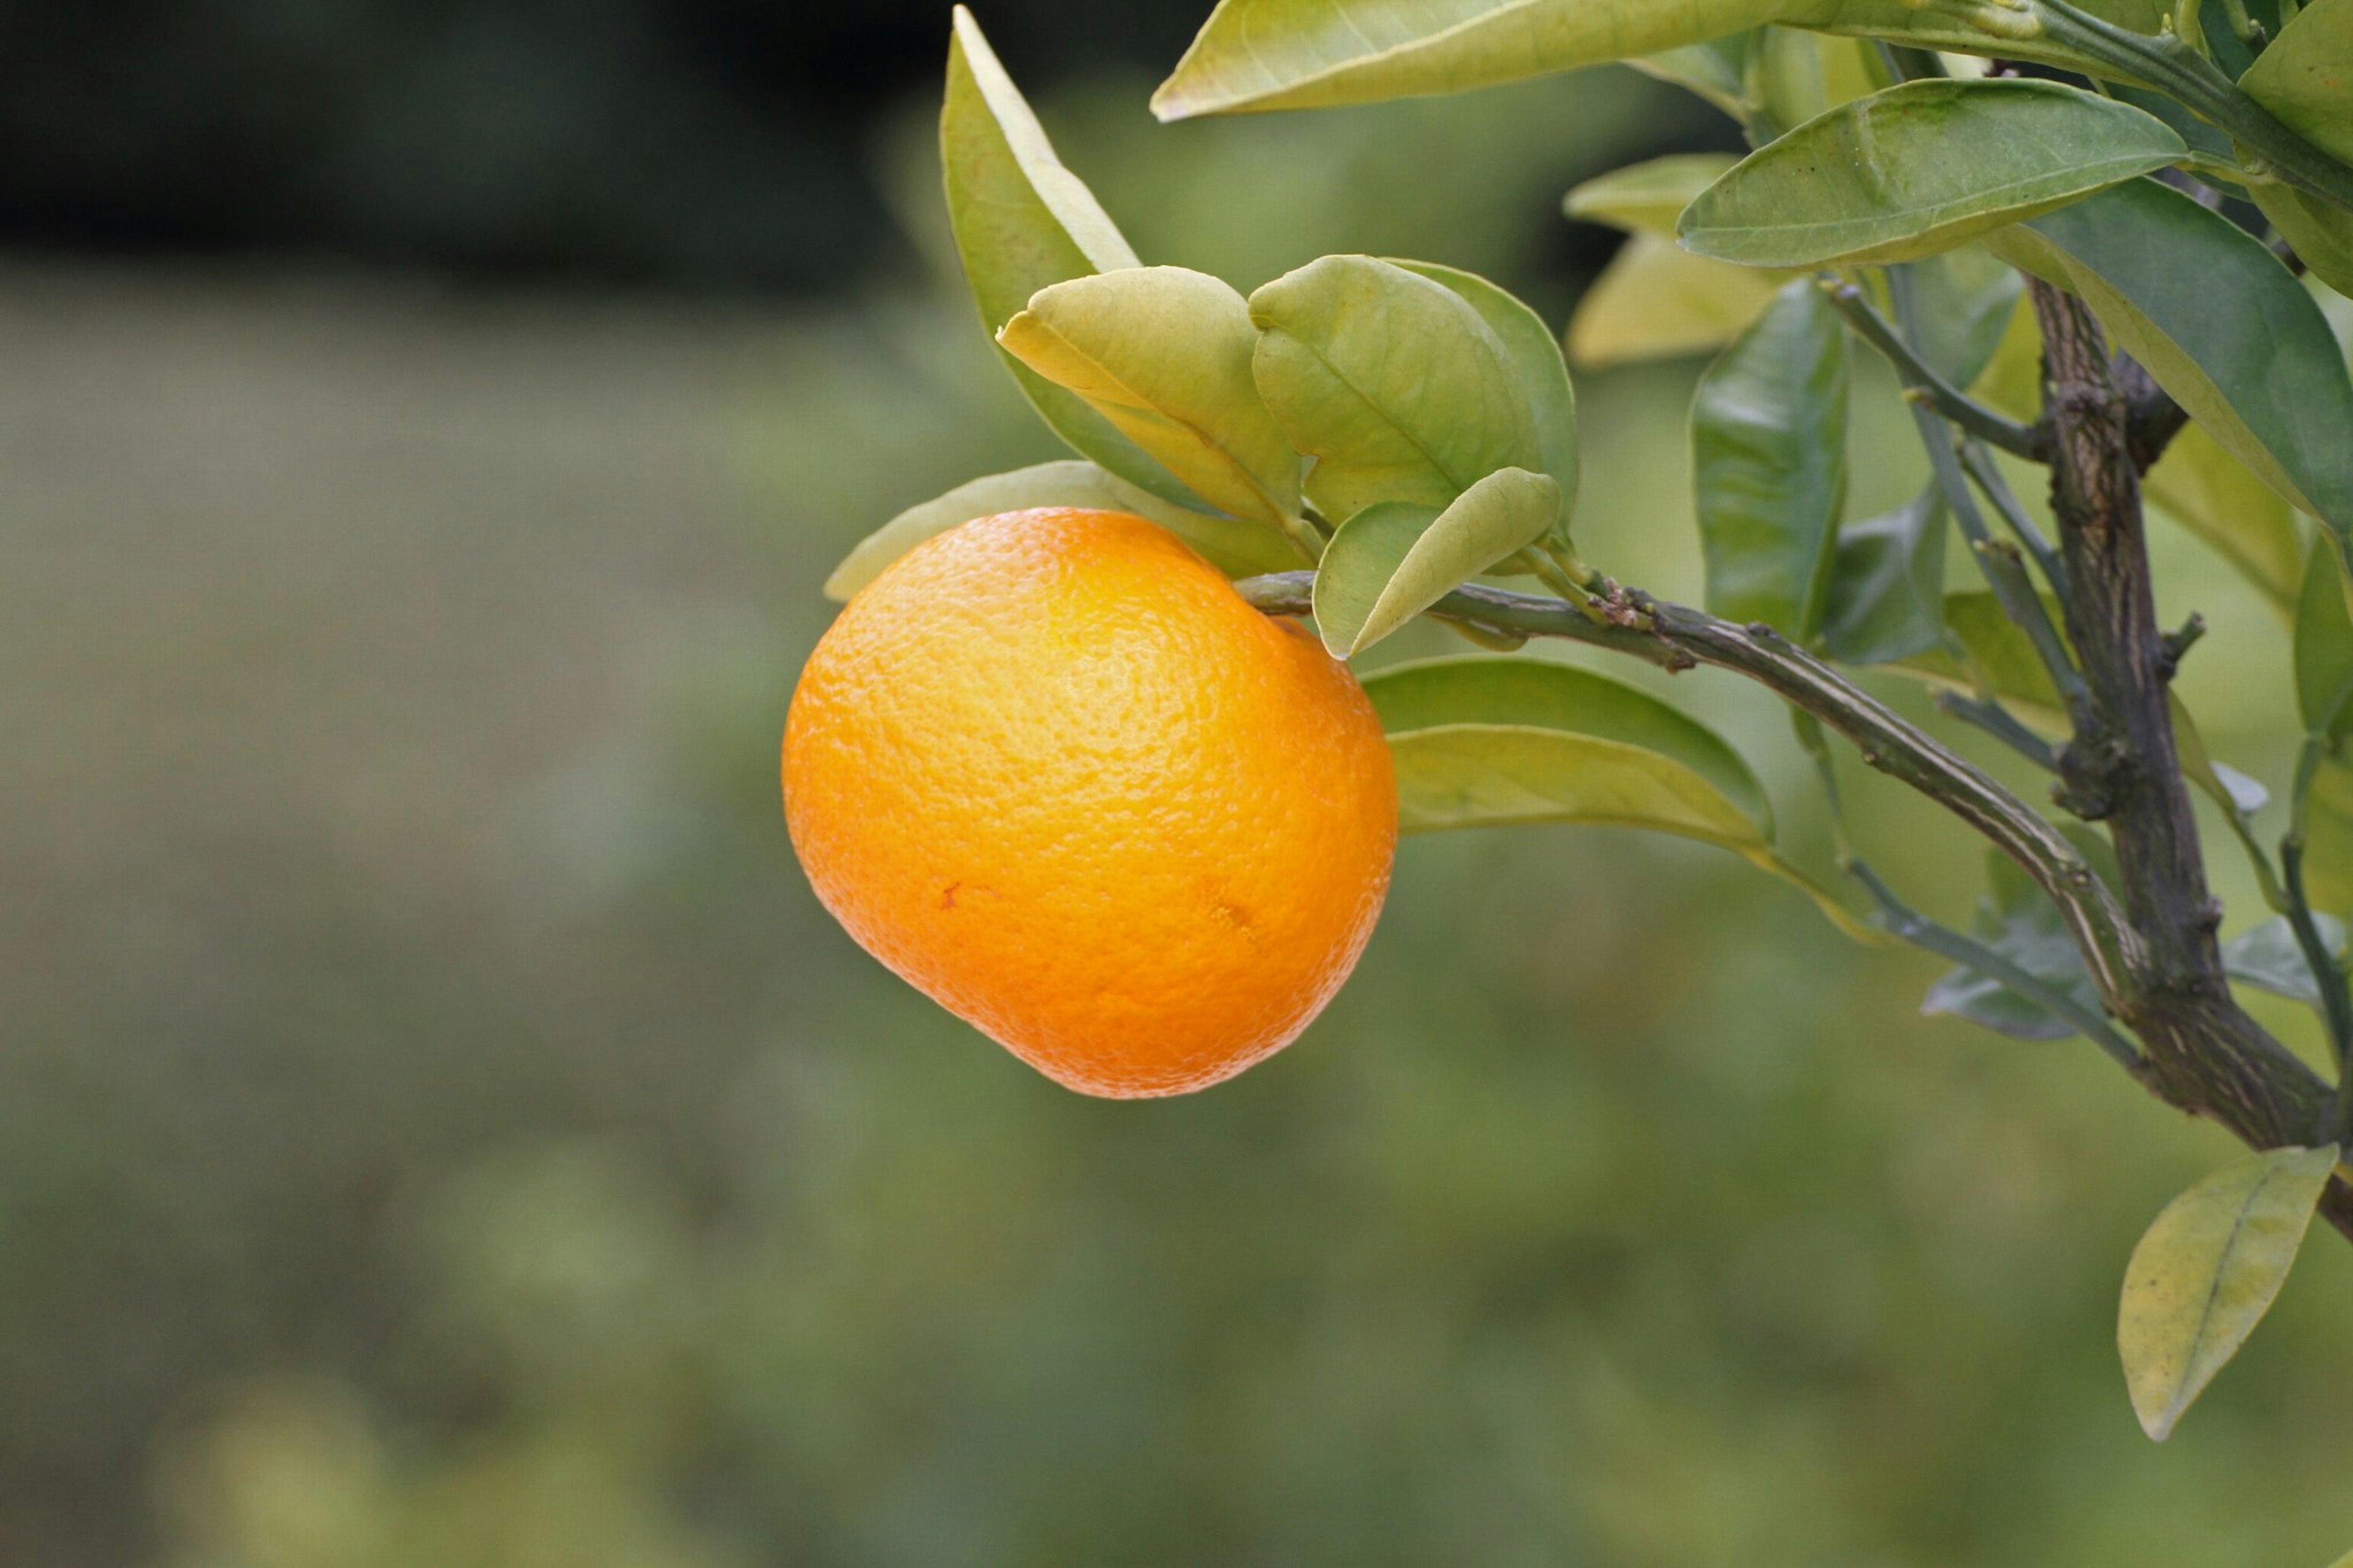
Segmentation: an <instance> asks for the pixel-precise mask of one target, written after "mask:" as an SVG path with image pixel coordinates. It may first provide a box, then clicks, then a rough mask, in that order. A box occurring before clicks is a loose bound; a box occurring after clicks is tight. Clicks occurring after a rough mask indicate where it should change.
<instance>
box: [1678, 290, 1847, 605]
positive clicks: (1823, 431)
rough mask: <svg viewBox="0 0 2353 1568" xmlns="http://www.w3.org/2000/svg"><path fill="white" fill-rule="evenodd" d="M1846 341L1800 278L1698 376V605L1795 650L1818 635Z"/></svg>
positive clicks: (1833, 510)
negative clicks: (1759, 627)
mask: <svg viewBox="0 0 2353 1568" xmlns="http://www.w3.org/2000/svg"><path fill="white" fill-rule="evenodd" d="M1846 416H1847V363H1846V335H1845V332H1844V331H1843V330H1842V329H1841V326H1840V324H1839V319H1838V315H1837V312H1836V311H1835V310H1832V309H1831V304H1830V301H1829V300H1826V299H1825V298H1824V297H1823V295H1822V291H1821V290H1820V289H1818V288H1816V287H1815V286H1814V284H1813V283H1812V282H1811V281H1810V280H1808V279H1799V280H1798V281H1796V282H1793V283H1790V284H1788V285H1786V286H1785V287H1784V288H1783V289H1781V291H1780V293H1779V294H1778V296H1776V297H1775V299H1774V301H1773V303H1772V305H1771V306H1770V307H1769V308H1767V310H1766V312H1765V314H1764V315H1763V316H1761V317H1759V318H1758V319H1757V321H1756V323H1755V324H1754V325H1752V326H1751V327H1750V328H1749V329H1748V330H1747V331H1745V332H1743V333H1742V334H1741V335H1740V338H1739V341H1738V342H1735V343H1734V344H1733V345H1732V347H1731V348H1730V349H1728V350H1726V351H1725V353H1724V356H1723V357H1722V358H1721V359H1719V360H1717V361H1716V363H1715V364H1713V365H1711V366H1710V367H1709V368H1708V371H1707V374H1705V375H1704V376H1703V377H1702V378H1701V379H1700V384H1699V391H1698V394H1697V395H1696V396H1695V397H1694V399H1693V403H1692V474H1693V480H1694V490H1695V499H1696V501H1697V506H1698V512H1699V529H1700V544H1701V549H1702V552H1703V553H1704V556H1705V559H1706V565H1707V607H1708V608H1709V609H1711V610H1713V611H1714V612H1715V613H1716V614H1717V615H1720V616H1725V617H1727V618H1729V619H1732V620H1736V621H1763V622H1766V623H1768V624H1769V625H1771V626H1775V627H1777V628H1778V629H1779V630H1780V631H1781V632H1782V633H1783V634H1784V635H1786V636H1788V637H1791V638H1794V639H1796V640H1798V641H1800V642H1808V641H1811V640H1812V638H1813V637H1814V634H1815V633H1816V632H1817V631H1819V630H1820V626H1821V619H1822V614H1823V611H1824V609H1825V608H1826V607H1827V599H1828V592H1829V587H1830V574H1831V559H1832V556H1833V554H1834V552H1835V550H1836V545H1837V532H1836V530H1837V524H1838V517H1839V511H1840V508H1841V505H1842V504H1843V501H1844V498H1845V492H1846Z"/></svg>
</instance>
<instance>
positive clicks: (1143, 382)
mask: <svg viewBox="0 0 2353 1568" xmlns="http://www.w3.org/2000/svg"><path fill="white" fill-rule="evenodd" d="M997 342H1001V343H1003V344H1004V345H1005V347H1006V349H1007V350H1008V352H1009V353H1012V354H1013V356H1014V357H1015V358H1017V359H1018V360H1020V361H1021V363H1024V364H1026V365H1028V366H1029V368H1030V369H1031V370H1034V371H1036V372H1037V373H1038V374H1040V375H1042V376H1044V377H1046V378H1047V379H1048V380H1049V381H1051V382H1053V383H1054V384H1056V385H1058V386H1064V387H1068V388H1069V389H1070V390H1071V391H1072V392H1075V393H1077V394H1078V395H1080V396H1082V397H1083V398H1085V399H1086V400H1087V402H1088V404H1089V405H1092V407H1093V408H1094V409H1095V410H1096V412H1098V413H1100V414H1102V415H1103V417H1104V418H1106V419H1109V420H1110V421H1111V422H1112V423H1113V425H1115V426H1118V427H1119V428H1120V430H1121V432H1122V433H1123V434H1124V435H1125V436H1126V437H1128V438H1129V439H1130V440H1132V441H1134V443H1135V444H1136V445H1137V446H1139V447H1143V448H1144V449H1145V451H1147V452H1150V453H1151V454H1152V455H1153V456H1154V457H1155V458H1158V459H1159V460H1160V461H1161V463H1162V464H1164V465H1165V466H1166V468H1168V470H1169V471H1170V472H1172V473H1174V474H1176V476H1177V477H1178V478H1179V479H1183V480H1184V481H1185V482H1186V483H1187V484H1188V485H1190V486H1191V487H1192V488H1193V489H1195V490H1196V491H1198V492H1199V493H1200V494H1201V495H1202V496H1204V497H1206V498H1207V499H1208V500H1209V502H1210V503H1211V504H1212V505H1214V506H1216V507H1218V508H1219V510H1224V511H1229V512H1231V513H1233V514H1234V515H1236V516H1238V517H1253V518H1258V519H1261V520H1263V521H1270V522H1275V523H1278V524H1279V523H1282V522H1283V521H1285V520H1287V519H1289V518H1292V517H1295V516H1296V515H1297V514H1298V511H1299V501H1300V493H1299V468H1300V463H1299V455H1298V454H1297V453H1296V452H1294V451H1293V450H1292V447H1291V442H1290V440H1289V439H1288V438H1287V437H1285V436H1284V435H1283V433H1282V426H1279V425H1277V424H1276V423H1275V422H1274V416H1272V415H1271V414H1269V413H1268V412H1267V409H1266V405H1265V404H1264V403H1262V402H1261V401H1260V400H1259V394H1258V385H1257V384H1256V382H1254V381H1253V380H1252V379H1251V376H1250V355H1251V353H1252V351H1253V350H1255V349H1256V348H1257V346H1258V332H1257V331H1256V329H1254V328H1253V327H1251V325H1250V309H1249V307H1248V306H1247V305H1245V304H1244V303H1243V302H1242V297H1241V296H1240V294H1237V293H1235V292H1234V291H1233V289H1230V288H1228V287H1227V286H1226V285H1225V284H1223V283H1221V282H1219V280H1218V279H1215V278H1211V277H1209V276H1208V274H1206V273H1201V272H1192V271H1188V270H1187V269H1186V268H1182V267H1144V268H1132V269H1130V270H1127V271H1124V272H1105V273H1101V274H1098V275H1096V276H1094V277H1092V278H1077V279H1071V281H1069V282H1067V283H1057V284H1055V285H1053V286H1052V287H1051V288H1048V289H1040V290H1039V292H1038V293H1037V294H1036V295H1035V296H1034V297H1033V298H1032V299H1031V300H1030V301H1029V308H1028V309H1027V310H1022V311H1021V312H1019V313H1018V315H1016V316H1015V317H1014V318H1013V319H1012V320H1011V321H1008V322H1006V323H1005V329H1004V331H1000V332H999V333H998V334H997Z"/></svg>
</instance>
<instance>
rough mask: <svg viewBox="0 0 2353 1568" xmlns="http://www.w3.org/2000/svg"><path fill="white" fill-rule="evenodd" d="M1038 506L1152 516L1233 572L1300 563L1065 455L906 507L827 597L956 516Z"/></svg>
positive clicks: (1267, 532) (1267, 535)
mask: <svg viewBox="0 0 2353 1568" xmlns="http://www.w3.org/2000/svg"><path fill="white" fill-rule="evenodd" d="M1039 506H1073V507H1089V508H1094V509H1098V510H1105V511H1124V512H1133V513H1134V514H1135V515H1136V516H1138V517H1144V518H1149V519H1150V520H1151V521H1154V522H1156V523H1158V524H1159V525H1160V526H1161V527H1163V528H1165V529H1166V530H1167V531H1169V532H1171V533H1173V534H1175V535H1176V537H1177V538H1179V539H1181V540H1183V541H1184V542H1186V543H1187V544H1189V545H1191V546H1192V547H1193V548H1194V549H1196V550H1198V551H1199V552H1201V554H1202V555H1203V556H1204V557H1205V558H1207V559H1208V562H1209V563H1210V564H1211V565H1214V566H1216V567H1217V568H1218V569H1219V571H1221V572H1223V573H1225V574H1227V575H1228V576H1233V577H1246V576H1250V575H1252V574H1256V573H1260V572H1283V571H1288V570H1291V569H1292V568H1294V567H1296V566H1298V565H1299V563H1300V559H1299V554H1298V552H1296V551H1295V550H1293V548H1292V547H1291V545H1290V544H1289V543H1288V542H1285V541H1284V539H1283V537H1282V534H1280V533H1277V532H1275V531H1273V530H1271V529H1269V528H1266V527H1264V526H1263V525H1261V524H1259V523H1255V522H1244V521H1238V520H1236V519H1234V518H1230V517H1218V516H1215V515H1213V514H1211V513H1208V512H1198V511H1187V510H1185V509H1184V508H1182V507H1176V506H1171V505H1169V504H1168V503H1167V502H1166V501H1165V500H1161V499H1160V498H1159V497H1157V496H1155V495H1152V494H1150V493H1148V492H1146V491H1145V490H1141V489H1136V488H1135V487H1134V485H1131V484H1128V483H1126V482H1125V481H1124V480H1122V479H1119V478H1117V477H1116V476H1114V475H1112V474H1109V473H1106V472H1104V471H1103V469H1102V468H1097V467H1096V466H1095V465H1094V464H1092V463H1087V462H1081V461H1079V460H1078V459H1076V458H1068V459H1065V460H1063V461H1061V462H1057V463H1039V464H1038V465H1037V466H1036V467H1034V468H1017V469H1015V470H1014V471H1013V472H1011V473H1008V474H991V475H989V476H987V478H985V479H973V480H970V481H969V482H967V483H965V484H961V485H958V486H957V487H956V488H955V489H952V490H950V491H948V492H947V494H945V495H944V496H941V497H939V498H938V499H937V500H927V501H924V502H923V503H921V504H920V505H917V506H911V507H909V508H908V509H907V510H904V511H902V512H901V513H900V514H899V515H898V516H896V517H894V518H892V520H891V521H888V522H886V523H884V524H883V525H882V526H881V528H879V529H877V530H876V531H874V532H872V533H871V534H868V535H867V536H866V538H865V539H864V540H862V541H860V543H859V545H858V548H856V549H855V550H852V551H851V552H849V555H848V556H847V557H845V558H844V559H843V561H842V563H841V564H840V565H839V566H837V567H835V568H834V569H833V575H832V576H830V577H828V578H827V579H826V581H825V594H826V597H828V598H829V599H839V600H846V599H848V598H849V596H850V595H852V594H855V593H857V592H858V590H860V588H863V587H864V586H866V584H869V583H871V582H872V581H873V580H874V579H875V578H877V577H879V576H881V574H882V569H883V568H884V567H886V566H888V565H890V564H891V563H892V562H893V561H896V560H897V559H898V558H899V557H900V556H902V555H904V554H905V553H906V552H908V551H910V550H913V548H914V547H915V546H916V545H918V544H921V543H922V542H923V541H925V540H927V539H930V538H932V537H933V536H934V535H935V534H941V533H945V532H946V531H948V530H949V529H951V528H954V527H955V526H956V525H957V524H958V523H964V522H969V521H972V520H973V519H974V518H976V517H990V516H994V515H995V514H996V513H997V512H1001V511H1022V510H1027V509H1029V508H1030V507H1039Z"/></svg>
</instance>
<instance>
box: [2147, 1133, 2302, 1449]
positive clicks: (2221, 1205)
mask: <svg viewBox="0 0 2353 1568" xmlns="http://www.w3.org/2000/svg"><path fill="white" fill-rule="evenodd" d="M2336 1166H2337V1151H2336V1149H2335V1148H2333V1147H2327V1148H2319V1149H2274V1150H2272V1151H2271V1152H2268V1153H2263V1154H2256V1155H2253V1156H2252V1157H2250V1158H2248V1159H2244V1160H2241V1161H2239V1162H2237V1163H2233V1164H2231V1165H2226V1166H2224V1167H2223V1168H2222V1169H2221V1170H2220V1171H2217V1172H2215V1173H2213V1174H2212V1175H2211V1176H2209V1177H2207V1178H2206V1179H2205V1180H2204V1181H2202V1182H2200V1183H2199V1184H2197V1185H2196V1186H2194V1187H2192V1188H2190V1189H2189V1191H2188V1192H2186V1193H2184V1194H2181V1195H2180V1196H2179V1197H2178V1198H2176V1199H2174V1200H2173V1202H2171V1203H2170V1204H2168V1205H2166V1208H2165V1212H2164V1213H2162V1214H2160V1215H2158V1216H2157V1223H2156V1224H2154V1225H2152V1226H2149V1227H2148V1234H2147V1235H2146V1236H2144V1237H2141V1239H2140V1245H2139V1246H2138V1247H2135V1248H2133V1255H2132V1261H2131V1262H2130V1263H2129V1264H2127V1265H2126V1268H2125V1289H2124V1301H2123V1304H2122V1307H2121V1310H2119V1312H2118V1314H2117V1320H2116V1348H2117V1349H2118V1350H2119V1351H2120V1352H2122V1353H2123V1356H2124V1363H2125V1382H2126V1385H2127V1386H2128V1387H2129V1388H2130V1389H2131V1391H2132V1402H2133V1410H2134V1413H2135V1414H2137V1415H2139V1417H2140V1424H2141V1429H2142V1430H2143V1431H2145V1432H2147V1434H2148V1435H2149V1436H2151V1437H2153V1438H2155V1439H2156V1440H2157V1441H2158V1442H2160V1443H2162V1442H2164V1441H2165V1439H2166V1438H2167V1437H2168V1436H2172V1434H2173V1428H2174V1426H2175V1424H2176V1423H2177V1422H2179V1420H2180V1419H2181V1415H2182V1412H2183V1411H2185V1410H2187V1409H2189V1405H2190V1403H2191V1402H2192V1401H2194V1400H2195V1399H2196V1398H2197V1397H2198V1396H2199V1394H2202V1393H2204V1392H2205V1389H2206V1385H2207V1384H2209V1383H2211V1382H2212V1381H2213V1379H2214V1374H2215V1373H2218V1372H2220V1371H2221V1370H2222V1368H2223V1367H2224V1366H2225V1365H2227V1364H2228V1363H2229V1362H2230V1360H2231V1358H2232V1356H2234V1355H2236V1354H2237V1353H2238V1352H2239V1347H2240V1346H2241V1345H2242V1344H2244V1343H2246V1342H2247V1336H2248V1335H2249V1334H2251V1333H2253V1331H2254V1329H2255V1325H2256V1324H2257V1323H2259V1322H2261V1321H2263V1314H2264V1313H2265V1312H2267V1311H2269V1310H2271V1305H2272V1302H2273V1301H2274V1300H2275V1299H2276V1298H2277V1297H2278V1295H2279V1292H2280V1287H2281V1286H2282V1285H2284V1284H2285V1283H2286V1281H2287V1274H2288V1269H2289V1268H2292V1267H2293V1266H2294V1265H2295V1255H2296V1253H2297V1251H2298V1250H2299V1249H2300V1248H2301V1247H2303V1245H2304V1235H2305V1231H2306V1229H2307V1228H2308V1227H2309V1226H2310V1225H2311V1223H2312V1213H2313V1210H2314V1208H2315V1207H2316V1205H2318V1204H2319V1202H2320V1194H2322V1193H2323V1192H2324V1191H2326V1190H2327V1186H2328V1178H2329V1175H2330V1173H2331V1172H2333V1171H2334V1170H2335V1169H2336Z"/></svg>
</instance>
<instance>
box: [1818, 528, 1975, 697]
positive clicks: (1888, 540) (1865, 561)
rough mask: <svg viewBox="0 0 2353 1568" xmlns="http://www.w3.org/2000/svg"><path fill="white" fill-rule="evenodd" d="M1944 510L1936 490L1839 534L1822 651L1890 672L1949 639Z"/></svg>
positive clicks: (1854, 662) (1850, 662)
mask: <svg viewBox="0 0 2353 1568" xmlns="http://www.w3.org/2000/svg"><path fill="white" fill-rule="evenodd" d="M1944 611H1945V503H1944V496H1943V492H1942V491H1940V490H1938V489H1936V487H1935V486H1934V485H1931V486H1930V487H1929V488H1928V489H1926V490H1925V491H1924V492H1922V494H1921V496H1920V499H1919V500H1915V501H1914V502H1913V503H1912V504H1911V505H1909V506H1906V507H1901V508H1898V509H1897V510H1894V511H1891V512H1886V513H1883V515H1881V516H1878V517H1874V518H1871V519H1868V520H1866V521H1862V522H1852V523H1849V524H1847V526H1846V527H1844V528H1842V529H1841V530H1840V531H1839V536H1838V556H1837V559H1836V560H1835V562H1834V563H1832V565H1831V588H1830V607H1829V611H1828V613H1827V614H1826V616H1824V618H1823V622H1822V643H1823V646H1824V647H1826V648H1827V649H1828V650H1829V652H1830V656H1831V658H1835V659H1840V660H1842V661H1844V662H1845V663H1848V664H1887V663H1891V662H1893V661H1894V660H1896V659H1899V658H1911V657H1913V656H1914V655H1915V654H1920V653H1925V652H1926V651H1927V650H1928V649H1930V648H1933V647H1940V646H1942V644H1943V642H1944V639H1945V614H1944Z"/></svg>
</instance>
